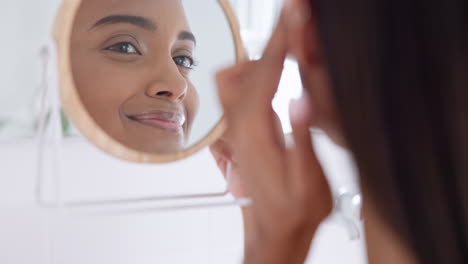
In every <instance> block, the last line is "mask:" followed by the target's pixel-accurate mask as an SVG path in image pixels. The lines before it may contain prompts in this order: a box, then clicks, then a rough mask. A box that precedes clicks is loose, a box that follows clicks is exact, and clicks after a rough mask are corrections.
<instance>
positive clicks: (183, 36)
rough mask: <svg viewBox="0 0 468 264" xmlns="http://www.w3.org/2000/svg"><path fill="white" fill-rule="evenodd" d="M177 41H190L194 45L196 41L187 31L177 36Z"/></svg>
mask: <svg viewBox="0 0 468 264" xmlns="http://www.w3.org/2000/svg"><path fill="white" fill-rule="evenodd" d="M177 39H178V40H190V41H192V42H193V43H194V44H195V45H197V39H196V38H195V35H193V33H192V32H189V31H185V30H184V31H181V32H180V33H179V35H178V36H177Z"/></svg>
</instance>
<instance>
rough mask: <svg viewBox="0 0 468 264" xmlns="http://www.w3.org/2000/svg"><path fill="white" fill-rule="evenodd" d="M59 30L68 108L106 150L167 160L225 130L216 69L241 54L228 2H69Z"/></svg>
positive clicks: (129, 157)
mask: <svg viewBox="0 0 468 264" xmlns="http://www.w3.org/2000/svg"><path fill="white" fill-rule="evenodd" d="M200 7H203V8H200ZM56 36H57V42H58V55H59V68H60V78H61V80H60V84H61V85H60V87H61V91H60V92H61V101H62V106H63V109H64V111H65V113H66V114H67V117H68V118H69V119H70V120H71V121H72V123H73V124H74V125H75V126H76V127H77V128H78V130H79V131H80V132H81V133H82V134H83V135H84V136H85V137H87V138H88V139H89V140H90V141H91V142H92V143H93V144H95V145H96V146H98V147H99V148H101V149H102V150H104V151H105V152H107V153H109V154H111V155H113V156H115V157H118V158H121V159H125V160H128V161H133V162H144V163H160V162H169V161H174V160H178V159H181V158H185V157H187V156H189V155H191V154H193V153H195V152H196V151H198V150H200V149H201V148H203V147H205V146H207V145H209V144H211V143H213V142H214V141H215V140H216V139H217V138H218V137H219V136H220V135H221V134H222V133H223V131H224V124H223V121H222V116H223V113H222V109H221V106H220V104H219V101H218V97H217V93H216V86H215V78H214V77H215V73H216V71H218V70H220V69H221V68H223V67H225V66H228V65H231V64H234V63H236V62H237V61H239V60H241V59H242V58H243V57H244V52H243V49H242V48H241V47H242V45H241V41H240V36H239V30H238V26H237V24H236V22H235V19H234V16H233V12H232V10H231V8H230V6H229V4H228V2H227V0H203V1H200V0H132V1H128V0H99V1H96V0H66V1H64V4H63V6H62V11H61V12H60V16H59V18H58V21H57V29H56Z"/></svg>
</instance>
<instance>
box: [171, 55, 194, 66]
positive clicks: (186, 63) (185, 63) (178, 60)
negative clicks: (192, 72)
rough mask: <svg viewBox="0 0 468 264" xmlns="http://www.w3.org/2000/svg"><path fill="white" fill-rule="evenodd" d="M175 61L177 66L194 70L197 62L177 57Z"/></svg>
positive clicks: (187, 57)
mask: <svg viewBox="0 0 468 264" xmlns="http://www.w3.org/2000/svg"><path fill="white" fill-rule="evenodd" d="M173 60H174V62H175V64H177V65H179V66H181V67H184V68H187V69H193V67H194V66H195V61H194V60H193V58H191V57H189V56H177V57H174V58H173Z"/></svg>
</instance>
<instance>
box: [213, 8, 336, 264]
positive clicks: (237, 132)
mask: <svg viewBox="0 0 468 264" xmlns="http://www.w3.org/2000/svg"><path fill="white" fill-rule="evenodd" d="M286 29H287V25H286V23H285V20H284V17H282V18H281V19H280V22H279V24H278V26H277V28H276V30H275V32H274V34H273V36H272V38H271V40H270V42H269V44H268V47H267V48H266V50H265V53H264V55H263V57H262V58H261V59H260V60H258V61H252V62H244V63H241V64H238V65H236V66H234V67H232V68H230V69H227V70H225V71H223V72H220V73H219V74H218V76H217V81H218V86H219V93H220V98H221V101H222V104H223V107H224V111H225V117H226V121H227V123H228V129H229V133H231V136H230V142H231V144H230V145H231V147H232V155H233V156H234V157H236V161H235V162H236V168H237V169H238V176H239V177H240V181H241V182H242V186H243V187H242V191H243V192H245V195H247V196H248V197H251V198H252V199H253V205H252V208H251V212H252V213H251V221H252V228H251V232H249V234H247V235H248V236H249V238H247V239H246V240H247V241H248V244H247V245H246V255H245V263H271V264H274V263H288V264H289V263H302V262H303V261H304V260H305V258H306V256H307V253H308V250H309V247H310V243H311V240H312V237H313V235H314V234H315V231H316V229H317V228H318V226H319V225H320V223H321V222H322V221H323V220H324V219H325V218H326V217H327V216H328V214H329V213H330V212H331V209H332V198H331V193H330V189H329V186H328V183H327V181H326V179H325V177H324V174H323V171H322V168H321V166H320V164H319V162H318V160H317V157H316V156H315V153H314V150H313V146H312V140H311V136H310V132H309V124H310V123H311V119H312V118H313V113H312V110H311V106H310V103H309V100H308V98H307V95H305V96H304V97H303V98H302V99H301V100H300V101H298V102H296V103H295V104H293V105H292V107H291V120H292V127H293V138H294V142H295V144H294V146H291V147H289V148H286V147H285V146H284V144H282V138H283V135H282V133H278V131H277V129H275V114H274V112H273V109H272V106H271V101H272V99H273V96H274V94H275V92H276V90H277V87H278V84H279V81H280V77H281V73H282V69H283V64H284V60H285V56H286V53H287V50H288V43H287V39H288V31H287V30H286Z"/></svg>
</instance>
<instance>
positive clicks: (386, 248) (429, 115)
mask: <svg viewBox="0 0 468 264" xmlns="http://www.w3.org/2000/svg"><path fill="white" fill-rule="evenodd" d="M466 10H467V9H466V3H465V1H456V0H452V1H437V2H436V1H416V0H409V1H408V0H405V1H402V0H377V1H376V0H358V1H344V0H314V1H309V0H287V3H286V6H285V8H284V11H283V15H282V17H281V19H280V22H279V24H278V26H277V28H276V30H275V32H274V34H273V36H272V38H271V40H270V42H269V45H268V47H267V48H266V50H265V53H264V55H263V57H262V58H261V59H260V60H259V61H254V62H246V63H243V64H240V65H237V66H234V67H233V68H230V69H227V70H225V71H223V72H221V73H219V74H218V85H219V89H220V96H221V99H222V102H223V106H224V109H225V112H226V119H227V122H228V125H229V127H230V133H231V136H230V146H231V147H232V149H231V151H232V153H231V155H232V156H233V157H235V165H236V168H235V169H236V171H237V172H238V176H239V179H237V182H240V183H242V184H241V186H242V192H243V193H244V194H245V195H248V196H250V197H252V198H253V201H254V204H253V206H252V208H251V211H250V212H249V215H248V216H247V221H248V224H249V226H251V228H250V229H249V230H248V233H247V234H246V236H248V237H247V239H246V240H247V245H246V254H245V263H271V264H274V263H288V264H290V263H302V262H303V261H304V260H305V258H306V256H307V253H308V250H309V247H310V243H311V240H312V239H313V237H314V234H315V232H316V230H317V227H318V226H319V224H320V223H321V222H322V221H323V220H324V219H325V217H326V216H327V215H328V214H329V213H330V211H331V208H332V200H331V195H330V191H329V187H328V184H327V182H326V180H325V177H324V175H323V172H322V169H321V167H320V164H319V162H318V161H317V158H316V156H315V153H314V151H313V148H312V141H311V139H310V133H309V128H310V127H311V126H314V127H318V128H321V129H322V130H323V131H325V132H326V133H327V134H328V135H329V137H330V138H332V139H333V140H334V142H335V143H337V144H340V145H342V146H345V147H347V148H349V149H350V150H351V152H352V153H353V155H354V158H355V161H356V163H357V166H358V168H359V174H360V184H361V188H362V192H363V212H362V214H363V218H364V224H365V234H366V243H367V251H368V259H369V263H373V264H374V263H409V264H413V263H460V264H461V263H468V195H467V193H468V180H467V179H468V165H467V164H468V136H467V135H468V87H467V86H468V79H467V78H468V77H467V76H468V75H467V74H466V69H467V68H466V63H467V61H468V54H467V48H468V43H467V35H466V34H467V33H466V32H468V21H467V17H466V15H465V12H466ZM287 54H290V55H292V56H294V57H295V58H296V59H297V60H298V63H299V66H300V71H301V75H302V81H303V85H304V88H305V91H304V95H303V97H302V98H301V99H300V100H299V101H297V102H295V103H293V104H292V106H291V120H292V126H293V137H294V141H295V144H294V146H293V147H292V148H284V147H283V144H281V143H280V141H281V136H280V135H278V133H276V132H275V129H273V128H274V127H275V121H274V115H273V110H272V109H271V99H272V98H273V95H274V93H275V91H276V89H277V86H278V82H279V79H280V75H281V71H282V66H283V63H284V59H285V57H286V55H287ZM246 94H248V95H249V96H245V95H246ZM246 131H248V133H246Z"/></svg>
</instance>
